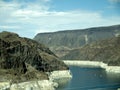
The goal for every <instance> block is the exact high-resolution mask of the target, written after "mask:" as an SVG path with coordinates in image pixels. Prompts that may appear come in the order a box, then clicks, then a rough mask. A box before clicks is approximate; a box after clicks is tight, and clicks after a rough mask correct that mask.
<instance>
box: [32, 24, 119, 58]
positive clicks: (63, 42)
mask: <svg viewBox="0 0 120 90" xmlns="http://www.w3.org/2000/svg"><path fill="white" fill-rule="evenodd" d="M118 35H120V25H114V26H108V27H95V28H88V29H77V30H65V31H58V32H52V33H38V34H37V35H36V36H35V37H34V40H36V41H38V42H42V43H44V44H45V45H47V46H48V47H49V48H50V49H51V50H52V51H53V52H54V53H55V54H56V55H58V56H59V57H62V56H64V55H66V54H67V53H69V51H71V50H72V49H75V48H79V47H82V46H84V45H86V44H90V43H93V42H95V41H100V40H103V39H108V38H112V37H117V36H118Z"/></svg>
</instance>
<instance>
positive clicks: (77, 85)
mask: <svg viewBox="0 0 120 90" xmlns="http://www.w3.org/2000/svg"><path fill="white" fill-rule="evenodd" d="M70 70H71V72H72V76H73V78H72V79H71V80H70V81H69V82H68V83H66V84H61V85H60V87H59V88H58V89H57V90H117V88H120V75H118V74H111V73H109V74H108V73H107V72H105V70H104V69H101V68H85V67H79V66H70ZM64 80H65V79H64Z"/></svg>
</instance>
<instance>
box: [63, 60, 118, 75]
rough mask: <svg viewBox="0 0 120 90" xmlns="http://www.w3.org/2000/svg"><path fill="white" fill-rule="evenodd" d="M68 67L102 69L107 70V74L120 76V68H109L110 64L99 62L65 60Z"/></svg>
mask: <svg viewBox="0 0 120 90" xmlns="http://www.w3.org/2000/svg"><path fill="white" fill-rule="evenodd" d="M63 61H64V63H65V64H66V65H68V66H80V67H88V68H102V69H105V71H106V72H107V73H116V74H120V66H108V64H106V63H103V62H98V61H89V60H88V61H78V60H74V61H71V60H63Z"/></svg>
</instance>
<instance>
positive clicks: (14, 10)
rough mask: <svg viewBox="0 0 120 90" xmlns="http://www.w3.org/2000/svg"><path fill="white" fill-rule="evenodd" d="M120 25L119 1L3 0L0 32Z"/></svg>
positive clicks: (32, 32)
mask: <svg viewBox="0 0 120 90" xmlns="http://www.w3.org/2000/svg"><path fill="white" fill-rule="evenodd" d="M116 24H120V0H0V32H1V31H10V32H15V33H18V34H19V35H20V36H22V37H29V38H33V37H34V36H35V35H36V34H37V33H41V32H54V31H59V30H71V29H83V28H89V27H98V26H109V25H116Z"/></svg>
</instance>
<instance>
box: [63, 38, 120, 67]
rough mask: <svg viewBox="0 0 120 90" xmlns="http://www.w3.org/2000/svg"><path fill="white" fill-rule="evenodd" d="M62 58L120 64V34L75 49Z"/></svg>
mask: <svg viewBox="0 0 120 90" xmlns="http://www.w3.org/2000/svg"><path fill="white" fill-rule="evenodd" d="M61 59H66V60H91V61H103V62H104V63H107V64H108V65H118V66H120V36H118V37H114V38H111V39H106V40H102V41H99V42H95V43H92V44H88V45H85V46H84V47H82V48H78V49H74V50H72V51H70V52H69V53H68V54H67V55H65V56H64V57H62V58H61Z"/></svg>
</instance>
